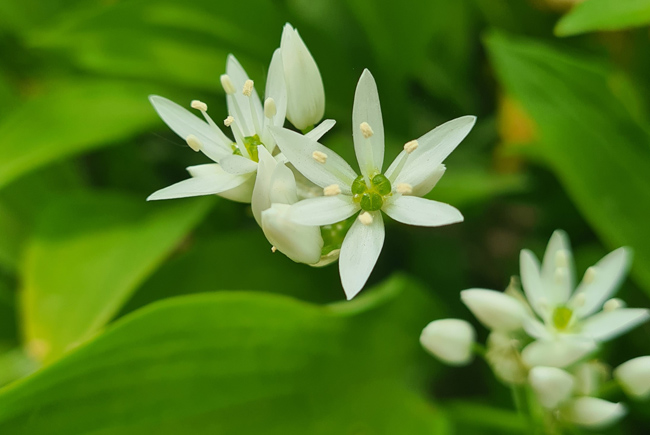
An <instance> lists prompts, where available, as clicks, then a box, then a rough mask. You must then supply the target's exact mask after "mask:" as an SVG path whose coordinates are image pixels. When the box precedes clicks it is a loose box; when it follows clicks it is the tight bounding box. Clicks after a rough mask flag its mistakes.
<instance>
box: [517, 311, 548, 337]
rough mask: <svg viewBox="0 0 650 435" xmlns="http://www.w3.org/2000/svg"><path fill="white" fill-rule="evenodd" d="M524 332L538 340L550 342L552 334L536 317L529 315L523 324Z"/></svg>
mask: <svg viewBox="0 0 650 435" xmlns="http://www.w3.org/2000/svg"><path fill="white" fill-rule="evenodd" d="M523 327H524V330H525V331H526V333H527V334H528V335H530V336H531V337H533V338H536V339H542V340H550V339H551V338H552V335H551V333H550V332H549V330H548V329H547V328H546V326H545V325H544V324H543V323H542V322H540V321H539V320H538V319H537V317H534V315H527V316H526V318H525V319H524V322H523Z"/></svg>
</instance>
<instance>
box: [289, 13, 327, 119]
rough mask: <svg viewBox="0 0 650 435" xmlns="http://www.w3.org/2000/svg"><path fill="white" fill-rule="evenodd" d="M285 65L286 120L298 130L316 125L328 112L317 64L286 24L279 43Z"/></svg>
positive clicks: (294, 31)
mask: <svg viewBox="0 0 650 435" xmlns="http://www.w3.org/2000/svg"><path fill="white" fill-rule="evenodd" d="M280 52H281V54H282V66H283V68H284V79H285V83H286V87H287V119H288V120H289V121H290V122H291V123H292V124H293V125H294V126H295V127H296V128H298V129H300V130H304V129H306V128H307V127H310V126H313V125H316V124H317V123H318V122H319V121H320V120H321V119H322V118H323V114H324V113H325V90H324V88H323V80H322V78H321V75H320V72H319V71H318V66H317V65H316V61H314V58H313V57H312V55H311V54H310V53H309V50H308V49H307V46H306V45H305V43H304V42H303V41H302V38H300V35H299V34H298V31H297V30H296V29H294V28H293V27H292V26H291V24H289V23H287V24H286V25H285V26H284V29H283V31H282V41H281V43H280Z"/></svg>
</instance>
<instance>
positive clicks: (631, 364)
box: [614, 356, 650, 399]
mask: <svg viewBox="0 0 650 435" xmlns="http://www.w3.org/2000/svg"><path fill="white" fill-rule="evenodd" d="M614 378H615V379H616V380H617V381H618V383H619V385H621V387H622V388H623V391H625V392H626V393H627V395H628V396H631V397H633V398H635V399H647V398H648V397H650V356H640V357H637V358H633V359H631V360H629V361H626V362H624V363H623V364H621V365H620V366H618V367H616V369H614Z"/></svg>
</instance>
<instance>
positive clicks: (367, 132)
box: [359, 121, 375, 139]
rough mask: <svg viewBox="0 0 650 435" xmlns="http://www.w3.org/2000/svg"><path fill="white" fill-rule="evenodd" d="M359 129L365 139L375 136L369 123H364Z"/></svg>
mask: <svg viewBox="0 0 650 435" xmlns="http://www.w3.org/2000/svg"><path fill="white" fill-rule="evenodd" d="M359 128H360V129H361V134H363V137H365V138H366V139H368V138H369V137H371V136H372V135H373V134H375V132H374V131H372V127H370V124H368V123H367V122H365V121H364V122H362V123H361V125H359Z"/></svg>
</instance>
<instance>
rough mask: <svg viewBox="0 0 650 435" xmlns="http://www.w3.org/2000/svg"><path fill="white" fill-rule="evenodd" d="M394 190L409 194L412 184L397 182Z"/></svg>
mask: <svg viewBox="0 0 650 435" xmlns="http://www.w3.org/2000/svg"><path fill="white" fill-rule="evenodd" d="M395 190H396V191H397V193H401V194H402V195H410V194H412V193H413V186H411V185H410V184H408V183H398V184H397V186H395Z"/></svg>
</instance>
